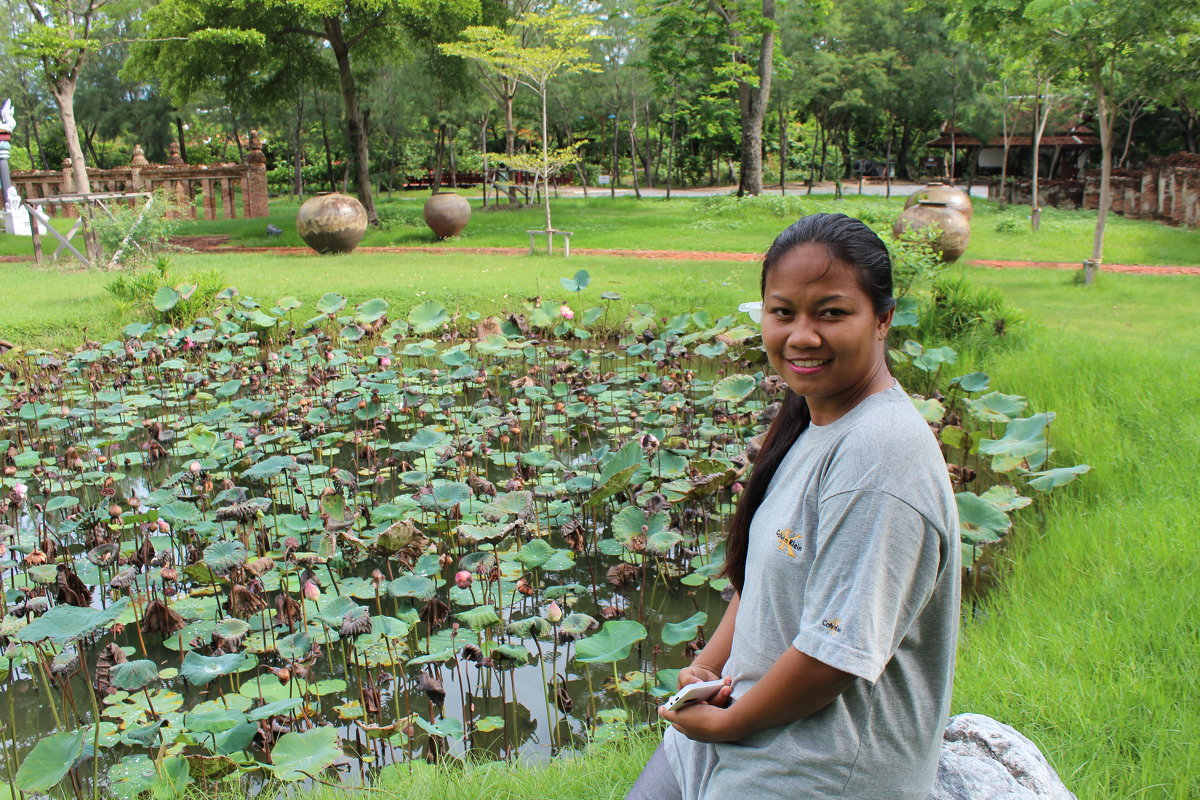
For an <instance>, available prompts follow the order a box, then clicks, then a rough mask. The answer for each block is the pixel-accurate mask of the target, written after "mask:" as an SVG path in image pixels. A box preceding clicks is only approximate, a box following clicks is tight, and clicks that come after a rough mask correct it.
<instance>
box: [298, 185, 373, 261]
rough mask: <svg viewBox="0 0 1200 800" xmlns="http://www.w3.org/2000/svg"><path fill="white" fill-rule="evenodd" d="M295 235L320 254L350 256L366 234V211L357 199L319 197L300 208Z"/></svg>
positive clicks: (311, 199) (336, 196) (308, 200)
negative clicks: (348, 254)
mask: <svg viewBox="0 0 1200 800" xmlns="http://www.w3.org/2000/svg"><path fill="white" fill-rule="evenodd" d="M296 232H297V233H299V234H300V238H301V239H303V240H304V243H305V244H306V245H308V246H309V247H311V248H312V249H313V250H316V251H317V252H318V253H349V252H350V251H352V250H353V249H354V248H355V247H357V246H358V243H359V242H361V241H362V238H363V234H365V233H366V232H367V210H366V209H365V208H363V205H362V203H360V202H358V200H357V199H356V198H353V197H349V196H347V195H344V194H338V193H337V192H332V193H329V194H319V195H317V196H316V197H310V198H309V199H307V200H305V201H304V203H303V205H301V206H300V211H299V212H298V213H297V214H296Z"/></svg>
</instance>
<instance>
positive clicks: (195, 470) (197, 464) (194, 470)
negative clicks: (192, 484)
mask: <svg viewBox="0 0 1200 800" xmlns="http://www.w3.org/2000/svg"><path fill="white" fill-rule="evenodd" d="M188 469H189V470H190V471H191V473H192V474H193V475H195V474H196V473H198V472H199V471H200V469H201V467H200V462H199V461H193V462H192V463H191V464H188Z"/></svg>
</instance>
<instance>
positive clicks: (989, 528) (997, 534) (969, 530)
mask: <svg viewBox="0 0 1200 800" xmlns="http://www.w3.org/2000/svg"><path fill="white" fill-rule="evenodd" d="M954 498H955V500H956V501H957V502H958V521H959V526H960V529H961V531H962V540H963V542H965V543H967V544H974V545H979V544H988V543H990V542H996V541H999V540H1000V539H1001V538H1002V537H1003V536H1004V534H1006V533H1008V529H1009V527H1011V525H1012V522H1011V521H1010V520H1009V518H1008V515H1007V514H1005V513H1004V512H1003V511H1000V510H999V509H997V508H996V507H995V506H993V505H992V504H991V503H989V502H988V501H987V500H984V499H983V498H982V497H980V496H979V495H977V494H975V493H974V492H959V493H957V494H956V495H955V496H954Z"/></svg>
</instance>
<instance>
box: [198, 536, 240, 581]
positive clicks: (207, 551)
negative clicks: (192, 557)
mask: <svg viewBox="0 0 1200 800" xmlns="http://www.w3.org/2000/svg"><path fill="white" fill-rule="evenodd" d="M204 563H205V564H206V565H207V566H208V567H209V569H211V570H212V571H213V572H215V573H217V574H218V575H224V574H225V573H227V572H229V570H231V569H233V568H234V567H240V566H241V565H242V564H245V563H246V546H245V545H243V544H242V543H241V542H239V541H236V540H233V541H227V542H217V543H216V544H210V545H209V546H208V547H206V548H204Z"/></svg>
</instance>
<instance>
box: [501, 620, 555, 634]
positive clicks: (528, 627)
mask: <svg viewBox="0 0 1200 800" xmlns="http://www.w3.org/2000/svg"><path fill="white" fill-rule="evenodd" d="M549 631H550V623H549V622H547V621H546V620H545V619H543V618H542V617H528V618H526V619H521V620H517V621H516V622H510V623H508V632H509V633H511V634H512V635H513V636H517V637H519V638H522V639H524V638H528V637H533V636H544V635H545V634H547V633H549Z"/></svg>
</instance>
